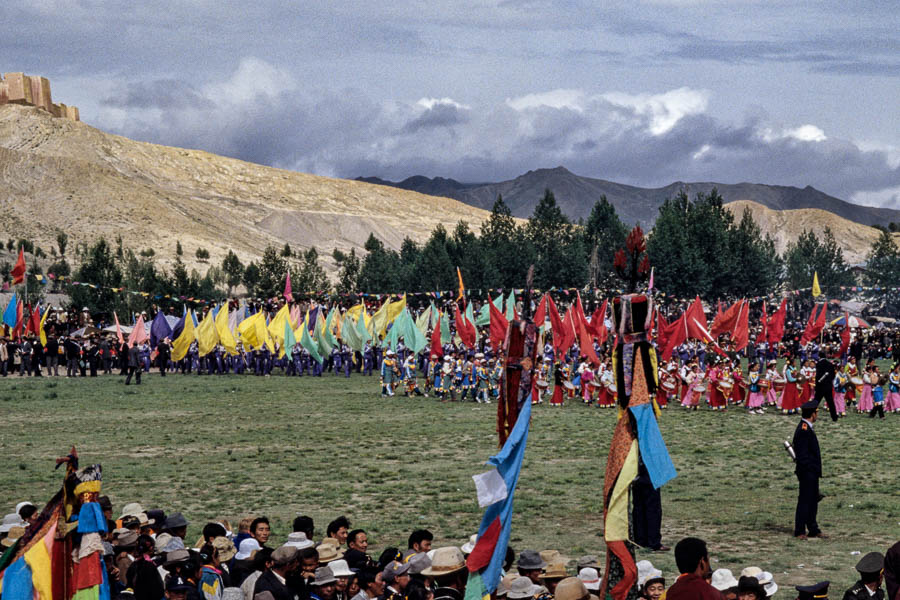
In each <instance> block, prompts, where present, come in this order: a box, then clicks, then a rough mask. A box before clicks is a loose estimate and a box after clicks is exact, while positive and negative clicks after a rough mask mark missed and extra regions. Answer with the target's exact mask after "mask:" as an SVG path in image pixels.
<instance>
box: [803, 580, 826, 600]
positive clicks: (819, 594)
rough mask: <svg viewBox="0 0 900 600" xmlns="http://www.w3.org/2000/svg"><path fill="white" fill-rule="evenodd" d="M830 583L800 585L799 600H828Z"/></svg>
mask: <svg viewBox="0 0 900 600" xmlns="http://www.w3.org/2000/svg"><path fill="white" fill-rule="evenodd" d="M828 583H829V582H827V581H820V582H819V583H814V584H812V585H798V586H796V587H797V600H828Z"/></svg>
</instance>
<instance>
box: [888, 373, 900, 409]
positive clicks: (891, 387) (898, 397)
mask: <svg viewBox="0 0 900 600" xmlns="http://www.w3.org/2000/svg"><path fill="white" fill-rule="evenodd" d="M884 410H885V412H889V413H895V412H900V363H894V365H893V366H892V367H891V372H890V374H889V375H888V395H887V401H886V402H885V403H884Z"/></svg>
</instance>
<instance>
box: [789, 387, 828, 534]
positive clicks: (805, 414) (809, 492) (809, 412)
mask: <svg viewBox="0 0 900 600" xmlns="http://www.w3.org/2000/svg"><path fill="white" fill-rule="evenodd" d="M818 407H819V405H818V403H817V402H816V401H815V400H810V401H809V402H807V403H805V404H804V405H803V406H801V407H800V411H801V417H802V418H801V419H800V423H798V424H797V429H796V430H795V431H794V440H793V446H794V455H795V456H796V459H795V462H796V465H797V466H796V468H795V469H794V472H795V473H796V475H797V481H798V482H799V493H798V495H797V511H796V513H795V515H794V536H795V537H798V538H800V539H803V540H805V539H806V538H807V536H808V537H822V535H823V534H822V530H821V529H819V524H818V523H817V522H816V515H817V513H818V510H819V478H820V477H821V476H822V454H821V452H820V450H819V439H818V438H817V437H816V432H815V430H814V429H813V425H814V424H815V422H816V418H817V413H818Z"/></svg>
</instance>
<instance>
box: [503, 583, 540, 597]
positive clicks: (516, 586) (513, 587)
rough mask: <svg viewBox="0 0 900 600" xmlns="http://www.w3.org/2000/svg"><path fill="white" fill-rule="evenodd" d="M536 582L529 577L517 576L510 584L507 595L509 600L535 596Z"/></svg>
mask: <svg viewBox="0 0 900 600" xmlns="http://www.w3.org/2000/svg"><path fill="white" fill-rule="evenodd" d="M534 587H535V586H534V584H533V583H532V582H531V579H529V578H528V577H516V578H515V579H513V580H512V582H511V583H510V584H509V591H508V592H507V593H506V597H507V598H509V600H525V598H531V597H532V596H534Z"/></svg>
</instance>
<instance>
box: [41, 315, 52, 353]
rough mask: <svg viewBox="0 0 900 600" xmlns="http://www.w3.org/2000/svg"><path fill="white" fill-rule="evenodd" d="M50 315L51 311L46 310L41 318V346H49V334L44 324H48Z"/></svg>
mask: <svg viewBox="0 0 900 600" xmlns="http://www.w3.org/2000/svg"><path fill="white" fill-rule="evenodd" d="M48 314H50V311H49V310H45V311H44V314H43V316H42V317H41V333H40V336H41V346H46V345H47V332H46V331H44V323H46V322H47V315H48Z"/></svg>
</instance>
